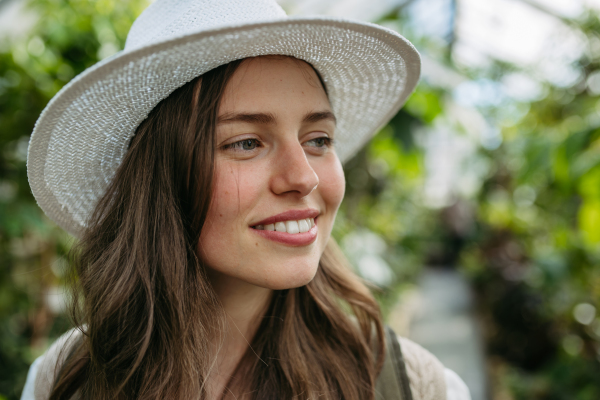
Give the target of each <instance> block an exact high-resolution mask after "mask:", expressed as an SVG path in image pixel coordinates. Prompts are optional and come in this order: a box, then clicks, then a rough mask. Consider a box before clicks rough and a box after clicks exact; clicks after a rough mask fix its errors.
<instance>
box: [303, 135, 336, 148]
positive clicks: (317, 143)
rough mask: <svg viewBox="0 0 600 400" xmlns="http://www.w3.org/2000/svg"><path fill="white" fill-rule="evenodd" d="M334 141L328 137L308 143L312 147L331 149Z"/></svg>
mask: <svg viewBox="0 0 600 400" xmlns="http://www.w3.org/2000/svg"><path fill="white" fill-rule="evenodd" d="M332 141H333V139H331V138H328V137H325V136H323V137H318V138H314V139H311V140H309V141H307V142H306V143H307V144H308V145H309V146H311V147H329V146H331V142H332Z"/></svg>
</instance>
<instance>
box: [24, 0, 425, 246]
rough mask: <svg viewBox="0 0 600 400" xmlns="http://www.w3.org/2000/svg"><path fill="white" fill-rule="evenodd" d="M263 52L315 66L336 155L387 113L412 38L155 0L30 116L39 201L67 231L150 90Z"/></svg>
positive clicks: (84, 213) (240, 5)
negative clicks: (331, 118) (115, 49)
mask: <svg viewBox="0 0 600 400" xmlns="http://www.w3.org/2000/svg"><path fill="white" fill-rule="evenodd" d="M269 54H280V55H288V56H293V57H296V58H298V59H301V60H304V61H306V62H308V63H310V64H312V65H313V66H314V68H316V69H317V70H318V71H319V73H320V74H321V76H322V78H323V81H324V82H325V85H326V87H327V91H328V95H329V99H330V102H331V106H332V108H333V111H334V113H335V115H336V118H337V131H336V137H337V139H336V151H337V153H338V155H339V157H340V159H341V160H342V162H344V161H346V160H348V159H349V158H350V157H351V156H352V155H353V154H354V153H355V152H356V151H358V149H360V148H361V147H362V146H363V144H364V143H365V142H366V141H367V140H368V139H369V138H370V137H371V136H372V135H373V134H374V133H375V132H377V130H378V129H379V128H381V127H382V126H383V125H384V124H386V123H387V122H388V121H389V120H390V118H392V117H393V116H394V114H395V113H396V112H397V111H398V110H399V109H400V107H401V106H402V105H403V104H404V102H405V101H406V99H407V97H408V96H409V95H410V93H411V92H412V90H413V89H414V87H415V85H416V83H417V80H418V77H419V72H420V58H419V54H418V53H417V51H416V50H415V48H414V47H413V46H412V45H411V44H410V43H409V42H408V41H407V40H406V39H404V38H403V37H402V36H400V35H399V34H398V33H396V32H394V31H391V30H389V29H386V28H383V27H381V26H378V25H374V24H368V23H360V22H352V21H346V20H340V19H332V18H288V17H287V16H286V14H285V12H284V11H283V10H282V9H281V7H279V5H278V4H277V3H276V2H275V0H157V1H156V2H154V3H153V4H152V5H150V6H149V7H148V8H147V9H146V10H145V11H144V12H143V13H142V14H141V15H140V16H139V17H138V19H137V20H136V21H135V22H134V24H133V26H132V27H131V30H130V32H129V35H128V37H127V42H126V44H125V49H124V50H123V51H121V52H119V53H117V54H115V55H114V56H112V57H110V58H108V59H105V60H102V61H101V62H99V63H97V64H96V65H94V66H93V67H91V68H89V69H87V70H86V71H84V72H83V73H81V74H80V75H78V76H77V77H75V78H74V79H73V80H72V81H71V82H69V83H68V84H67V85H66V86H65V87H63V88H62V90H61V91H60V92H59V93H58V94H57V95H56V96H55V97H54V98H53V99H52V100H51V101H50V102H49V103H48V105H47V106H46V108H45V109H44V111H43V112H42V114H41V116H40V118H39V119H38V121H37V123H36V125H35V128H34V130H33V134H32V136H31V141H30V144H29V154H28V158H27V172H28V175H29V183H30V185H31V189H32V191H33V194H34V196H35V198H36V200H37V202H38V204H39V205H40V207H41V208H42V210H44V212H45V213H46V214H47V215H48V217H50V218H51V219H52V220H54V221H55V222H56V223H57V224H58V225H59V226H61V227H62V228H64V229H65V230H67V231H68V232H69V233H71V234H73V235H75V236H78V235H79V234H80V233H81V231H82V229H84V228H85V226H86V221H87V219H88V217H89V215H90V214H91V212H92V210H93V209H94V207H95V205H96V203H97V201H98V199H99V198H100V197H101V196H102V194H103V193H104V191H105V189H106V187H107V185H108V184H109V183H110V181H111V180H112V178H113V176H114V174H115V172H116V170H117V168H118V166H119V164H120V163H121V161H122V159H123V156H124V155H125V153H126V151H127V148H128V145H129V142H130V140H131V138H132V136H133V135H134V133H135V130H136V128H137V127H138V125H139V124H140V123H141V122H142V121H143V120H144V119H145V118H146V117H147V116H148V113H149V112H150V111H151V110H152V109H153V108H154V107H155V106H156V105H157V104H158V103H159V102H160V101H161V100H163V99H165V98H166V97H168V96H169V94H171V93H172V92H173V91H174V90H175V89H177V88H178V87H180V86H182V85H184V84H185V83H187V82H189V81H190V80H192V79H194V78H195V77H197V76H199V75H202V74H203V73H205V72H207V71H210V70H211V69H213V68H216V67H217V66H219V65H223V64H226V63H228V62H230V61H233V60H237V59H242V58H246V57H254V56H261V55H269Z"/></svg>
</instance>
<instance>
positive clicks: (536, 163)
mask: <svg viewBox="0 0 600 400" xmlns="http://www.w3.org/2000/svg"><path fill="white" fill-rule="evenodd" d="M590 19H591V20H594V21H592V22H590V21H587V22H586V23H584V24H583V26H585V25H586V24H590V25H592V26H596V27H597V26H598V20H597V18H596V17H595V16H592V17H591V18H590ZM584 32H585V34H587V35H588V37H592V36H595V35H596V33H595V31H593V30H588V31H584ZM581 63H582V65H585V72H586V77H587V76H589V75H590V74H593V73H594V72H596V71H598V70H599V69H600V59H586V60H581ZM582 81H583V82H585V79H583V80H582ZM599 106H600V99H599V98H598V97H597V96H595V95H591V94H590V92H589V91H587V90H585V85H583V84H581V83H578V84H577V86H576V87H572V88H553V87H549V88H548V96H547V97H546V98H544V99H542V100H539V101H536V102H533V103H532V104H530V106H529V111H528V112H527V113H526V114H525V115H524V117H523V118H522V120H521V121H519V122H518V123H516V124H509V125H508V126H505V128H504V130H503V137H504V142H503V144H502V145H501V146H500V147H499V148H498V149H496V150H494V151H483V150H482V152H483V154H485V156H486V157H489V159H490V161H491V162H492V163H493V164H494V168H493V170H494V171H495V172H494V173H493V174H492V175H491V176H490V177H489V178H488V179H487V180H486V181H485V182H484V183H483V186H482V188H481V191H480V192H479V194H478V198H477V206H476V211H477V217H478V218H477V220H478V225H477V226H478V228H477V232H476V233H475V234H474V235H472V236H471V239H470V240H469V242H468V243H467V245H466V247H465V248H464V250H463V252H462V265H463V269H464V270H465V271H466V272H467V273H468V274H469V276H470V277H471V278H472V280H473V282H474V284H475V287H476V288H477V289H478V293H479V297H480V302H481V304H480V308H481V312H482V314H483V315H484V316H485V318H486V319H485V321H486V322H487V325H486V331H487V341H488V349H489V351H490V352H491V353H492V354H493V355H495V356H498V357H500V359H502V360H503V362H504V363H506V368H505V369H504V370H503V371H504V372H502V374H501V375H502V376H504V378H499V377H496V378H497V379H504V380H503V382H504V383H505V384H506V385H507V386H508V388H509V389H510V391H511V393H512V396H513V398H514V399H557V400H558V399H575V398H576V399H597V398H600V380H599V379H598V376H600V317H599V316H598V311H600V310H598V307H599V306H600V119H599V118H598V109H599Z"/></svg>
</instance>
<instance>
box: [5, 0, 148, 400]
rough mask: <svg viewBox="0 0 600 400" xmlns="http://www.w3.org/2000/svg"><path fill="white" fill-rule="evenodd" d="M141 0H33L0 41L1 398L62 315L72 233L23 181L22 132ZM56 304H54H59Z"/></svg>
mask: <svg viewBox="0 0 600 400" xmlns="http://www.w3.org/2000/svg"><path fill="white" fill-rule="evenodd" d="M145 6H146V2H145V1H142V0H131V1H116V0H98V1H91V0H72V1H67V0H37V1H34V2H30V3H29V5H28V7H29V9H30V10H31V12H33V13H34V14H35V15H37V16H38V20H37V23H36V24H35V26H34V28H33V29H32V30H31V31H30V32H29V33H28V34H27V36H26V37H20V38H16V39H11V40H10V41H9V40H8V39H6V40H5V41H4V42H2V43H0V149H2V151H1V152H0V265H1V266H2V268H0V398H6V399H17V398H18V397H19V395H20V392H21V389H22V387H23V384H24V383H25V376H26V374H27V369H28V367H29V364H30V363H31V362H32V361H33V359H34V358H35V357H37V356H39V355H40V354H41V353H42V352H43V351H44V349H45V347H46V346H47V344H48V343H49V342H50V341H51V340H53V339H54V338H55V337H56V336H57V335H59V334H61V333H62V332H64V330H65V329H66V327H67V326H68V319H67V318H66V317H65V316H64V315H62V314H61V312H60V307H57V306H55V307H52V301H49V299H50V300H51V299H52V298H53V297H52V296H54V298H55V299H56V298H59V297H57V295H53V294H52V293H54V292H56V291H57V290H58V291H60V290H61V289H60V287H61V283H62V279H63V276H62V274H63V273H64V264H65V259H64V256H65V254H66V253H67V252H68V249H69V247H70V243H71V239H70V238H68V237H67V235H66V234H64V233H62V232H61V230H60V229H58V228H57V227H56V226H55V225H54V224H53V223H51V222H50V221H48V220H47V218H46V217H45V216H44V215H43V213H42V212H41V210H40V209H39V208H38V207H37V205H36V203H35V200H34V199H33V196H32V195H31V192H30V190H29V185H28V183H27V174H26V167H25V161H26V157H27V145H28V142H29V135H30V134H31V131H32V130H33V126H34V124H35V121H36V119H37V117H38V116H39V114H40V112H41V111H42V109H43V108H44V106H45V105H46V103H47V102H48V101H49V100H50V98H52V96H54V94H55V93H56V92H57V91H58V90H60V88H61V87H62V86H63V85H64V84H65V83H67V82H68V81H69V80H70V79H71V78H73V77H74V76H75V75H77V74H78V73H80V72H81V71H83V70H84V69H85V68H87V67H89V66H91V65H93V64H94V63H96V62H97V61H98V60H99V59H100V58H104V57H107V56H109V55H111V54H113V53H115V52H116V51H118V50H119V49H121V48H122V47H123V44H124V41H125V38H126V35H127V32H128V30H129V27H130V25H131V23H132V22H133V20H134V18H135V17H136V16H137V15H138V14H139V13H140V12H141V10H142V9H143V8H144V7H145ZM59 305H60V304H59Z"/></svg>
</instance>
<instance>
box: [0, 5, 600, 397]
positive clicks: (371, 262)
mask: <svg viewBox="0 0 600 400" xmlns="http://www.w3.org/2000/svg"><path fill="white" fill-rule="evenodd" d="M280 3H281V5H282V6H283V7H284V8H285V9H286V11H288V13H289V14H293V15H312V14H321V15H323V14H324V15H331V16H341V17H348V18H353V19H360V20H364V21H370V22H376V23H379V24H382V25H384V26H386V27H388V28H390V29H393V30H396V31H398V32H400V33H401V34H402V35H404V36H405V37H407V38H408V39H409V40H411V41H412V42H413V43H414V44H415V45H416V47H417V48H418V50H419V51H420V53H421V55H422V59H423V76H422V79H421V82H420V84H419V86H418V88H417V90H416V92H415V93H414V94H413V95H412V97H411V98H410V100H409V101H408V103H407V104H406V106H405V107H404V108H403V110H401V111H400V112H399V113H398V115H396V116H395V117H394V118H393V119H392V121H391V122H390V124H389V125H388V126H386V127H384V128H383V129H382V130H381V131H380V132H379V133H378V134H377V136H376V137H375V138H374V139H373V140H372V141H371V142H370V144H369V145H368V146H367V147H366V148H365V149H363V150H362V151H361V152H360V153H359V154H357V155H356V157H354V158H353V159H352V160H351V161H350V162H348V163H347V164H346V166H345V169H346V177H347V194H346V198H345V200H344V203H343V205H342V209H341V211H340V213H339V216H338V220H337V224H336V227H335V232H334V236H335V237H336V238H337V240H338V242H339V243H340V244H341V246H342V248H343V249H344V250H345V252H346V254H347V255H348V257H349V259H350V260H351V261H352V263H353V264H354V267H355V268H356V270H357V272H358V273H359V274H360V275H361V276H363V277H364V278H365V279H367V280H369V281H370V282H372V283H373V284H374V285H376V286H377V287H378V289H377V290H376V295H377V296H378V298H379V299H380V301H381V304H382V306H383V310H384V312H385V315H386V318H387V321H388V323H389V324H390V325H391V326H392V327H393V328H394V329H395V330H396V331H398V332H399V333H401V334H403V335H405V336H408V337H410V338H411V339H413V340H415V341H417V342H419V343H421V344H422V345H423V346H425V347H426V348H428V349H429V350H430V351H432V352H433V353H434V354H436V355H437V356H438V357H439V358H440V359H441V360H442V362H443V363H444V364H445V365H446V366H448V367H450V368H452V369H454V370H455V371H456V372H457V373H458V374H459V375H460V376H461V377H462V378H463V379H464V380H465V382H466V383H467V385H468V386H469V388H470V390H471V394H472V397H473V400H492V399H493V400H512V399H514V400H517V399H518V400H521V399H536V400H537V399H548V400H550V399H552V400H559V399H560V400H562V399H577V400H598V399H600V316H599V312H598V307H599V305H600V97H599V96H600V19H599V16H600V0H485V1H483V0H368V1H367V0H304V1H302V0H281V1H280ZM146 5H147V0H0V400H4V399H18V398H19V396H20V393H21V389H22V387H23V384H24V382H25V377H26V374H27V370H28V367H29V364H30V363H31V362H32V361H33V360H34V359H35V358H36V357H37V356H39V355H41V354H42V353H43V352H44V350H45V349H46V348H47V346H48V345H49V344H50V343H52V341H53V340H54V339H55V338H56V337H58V336H60V334H61V333H63V332H64V331H65V330H67V329H68V328H69V327H70V322H69V319H68V317H67V316H66V315H65V313H64V312H65V294H64V293H65V290H64V288H63V287H62V284H63V275H64V273H65V270H66V268H67V265H66V261H65V258H64V255H65V254H66V252H68V250H69V248H70V246H71V244H72V241H73V239H72V238H70V237H69V236H68V235H67V234H65V233H63V232H62V231H61V229H59V228H57V227H56V226H55V225H54V224H53V223H52V222H50V221H49V220H48V219H47V218H46V217H45V216H44V215H43V213H42V212H41V211H40V210H39V209H38V207H37V205H36V203H35V200H34V199H33V197H32V195H31V192H30V189H29V185H28V183H27V176H26V168H25V161H26V155H27V146H28V141H29V135H30V133H31V131H32V129H33V125H34V123H35V121H36V119H37V117H38V116H39V113H40V112H41V110H42V109H43V107H44V106H45V104H46V103H47V102H48V101H49V99H50V98H51V97H52V96H53V95H54V94H55V93H56V92H57V91H58V90H59V89H60V88H61V87H62V86H63V85H64V84H65V83H67V82H68V81H69V80H70V79H72V78H73V77H74V76H76V75H77V74H78V73H80V72H81V71H83V70H84V69H85V68H87V67H89V66H91V65H93V64H94V63H95V62H97V61H98V60H100V59H103V58H105V57H108V56H110V55H112V54H114V53H116V52H117V51H119V50H120V49H122V47H123V44H124V41H125V38H126V35H127V32H128V30H129V27H130V25H131V23H132V22H133V20H134V19H135V17H136V16H137V15H138V14H139V13H140V12H141V11H142V10H143V9H144V8H145V7H146Z"/></svg>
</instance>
